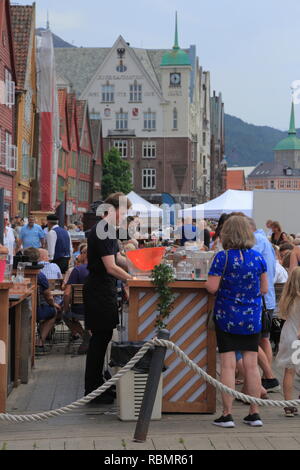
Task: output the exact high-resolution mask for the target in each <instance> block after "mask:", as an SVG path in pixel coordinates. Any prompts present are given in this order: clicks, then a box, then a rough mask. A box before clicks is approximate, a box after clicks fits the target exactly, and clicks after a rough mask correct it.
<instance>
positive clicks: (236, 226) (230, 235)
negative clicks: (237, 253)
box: [221, 215, 255, 250]
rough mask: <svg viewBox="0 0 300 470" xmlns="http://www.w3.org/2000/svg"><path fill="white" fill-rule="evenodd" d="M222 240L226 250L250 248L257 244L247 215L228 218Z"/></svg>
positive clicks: (222, 232)
mask: <svg viewBox="0 0 300 470" xmlns="http://www.w3.org/2000/svg"><path fill="white" fill-rule="evenodd" d="M221 241H222V245H223V248H224V250H248V249H250V248H253V247H254V245H255V237H254V234H253V231H252V230H251V227H250V224H249V222H248V220H247V218H246V217H241V216H236V215H235V216H233V217H230V218H229V219H228V220H226V222H225V224H224V226H223V228H222V231H221Z"/></svg>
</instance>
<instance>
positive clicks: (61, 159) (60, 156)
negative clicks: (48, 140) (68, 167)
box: [58, 150, 65, 170]
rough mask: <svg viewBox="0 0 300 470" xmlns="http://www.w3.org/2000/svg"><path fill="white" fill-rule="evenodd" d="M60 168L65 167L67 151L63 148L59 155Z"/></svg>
mask: <svg viewBox="0 0 300 470" xmlns="http://www.w3.org/2000/svg"><path fill="white" fill-rule="evenodd" d="M58 168H59V169H60V170H64V169H65V152H64V151H63V150H60V152H59V157H58Z"/></svg>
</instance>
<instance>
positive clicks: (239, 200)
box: [179, 189, 253, 219]
mask: <svg viewBox="0 0 300 470" xmlns="http://www.w3.org/2000/svg"><path fill="white" fill-rule="evenodd" d="M231 212H243V213H244V214H245V215H247V216H248V217H252V214H253V192H252V191H233V190H231V189H230V190H228V191H226V192H225V193H224V194H222V195H221V196H219V197H217V198H216V199H213V200H212V201H209V202H206V203H205V204H201V205H199V206H196V207H191V208H190V209H185V210H183V211H180V212H179V216H180V217H193V218H198V217H205V218H207V219H219V218H220V217H221V215H222V214H230V213H231Z"/></svg>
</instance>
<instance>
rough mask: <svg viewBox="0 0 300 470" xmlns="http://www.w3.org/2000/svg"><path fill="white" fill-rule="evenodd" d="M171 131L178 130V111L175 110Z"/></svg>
mask: <svg viewBox="0 0 300 470" xmlns="http://www.w3.org/2000/svg"><path fill="white" fill-rule="evenodd" d="M173 129H174V130H177V129H178V111H177V109H176V108H174V110H173Z"/></svg>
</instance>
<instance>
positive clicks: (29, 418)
mask: <svg viewBox="0 0 300 470" xmlns="http://www.w3.org/2000/svg"><path fill="white" fill-rule="evenodd" d="M153 346H161V347H164V348H167V349H170V350H172V351H173V352H174V353H175V354H176V355H177V356H178V357H179V358H180V359H181V360H182V361H183V362H184V363H185V364H186V365H187V366H188V367H189V368H190V369H191V370H193V371H194V372H196V373H197V374H198V375H199V376H200V377H202V378H203V379H204V380H205V382H207V383H209V384H210V385H212V386H213V387H215V388H216V389H217V390H219V391H221V392H222V393H226V394H228V395H230V396H232V397H233V398H237V399H239V400H243V401H244V402H246V403H249V404H255V405H259V406H273V407H278V408H285V407H290V406H294V407H295V406H300V400H291V401H284V400H262V399H261V398H255V397H251V396H249V395H245V394H244V393H240V392H238V391H236V390H232V389H231V388H229V387H227V386H226V385H224V384H222V383H221V382H219V381H218V380H216V379H214V378H213V377H211V376H210V375H208V374H207V373H206V372H205V371H204V370H203V369H201V367H199V366H197V364H196V363H195V362H193V361H192V360H191V359H190V358H189V357H188V356H187V355H186V354H185V353H184V352H183V351H182V350H181V349H180V348H179V347H178V346H176V344H174V343H172V342H171V341H166V340H161V339H157V338H155V339H153V340H151V341H149V342H148V343H146V344H145V345H144V346H143V347H142V348H141V349H140V350H139V352H138V353H137V354H136V355H135V356H134V357H133V358H132V359H131V360H130V361H129V362H128V363H127V364H126V366H125V367H123V369H121V370H120V371H119V372H118V373H117V374H116V375H115V376H114V377H113V378H112V379H110V380H109V381H107V382H105V384H103V385H102V386H101V387H99V388H98V389H97V390H95V391H94V392H93V393H90V394H89V395H87V396H86V397H84V398H81V399H80V400H77V401H76V402H74V403H72V404H71V405H68V406H65V407H63V408H59V409H57V410H52V411H47V412H44V413H36V414H31V415H11V414H6V413H3V414H0V420H1V421H8V422H11V423H24V422H27V423H29V422H37V421H44V420H46V419H49V418H54V417H57V416H61V415H64V414H66V413H68V412H70V411H73V410H75V409H76V408H79V407H81V406H84V405H87V404H88V403H89V402H91V401H92V400H93V399H94V398H97V397H98V396H100V395H101V394H102V393H103V392H105V391H106V390H108V389H109V388H110V387H111V386H112V385H115V384H116V383H117V382H118V381H119V380H120V379H121V377H123V375H125V374H127V372H129V371H130V370H131V369H133V367H134V366H135V365H136V364H137V363H138V362H139V361H140V360H141V359H142V358H143V357H144V355H145V354H146V352H147V351H148V350H149V349H150V348H152V347H153Z"/></svg>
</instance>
